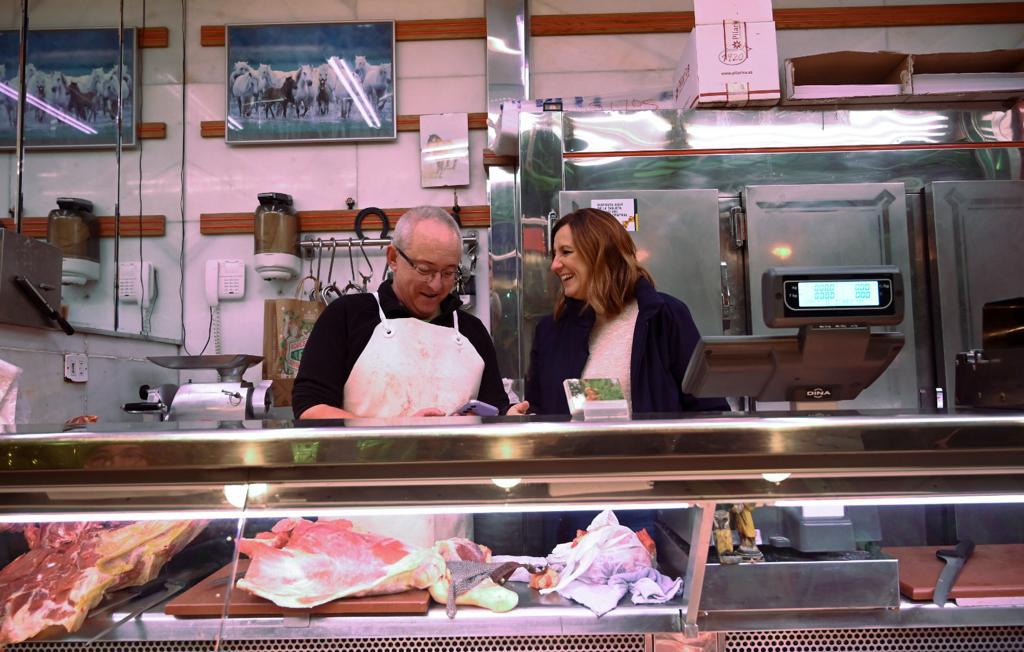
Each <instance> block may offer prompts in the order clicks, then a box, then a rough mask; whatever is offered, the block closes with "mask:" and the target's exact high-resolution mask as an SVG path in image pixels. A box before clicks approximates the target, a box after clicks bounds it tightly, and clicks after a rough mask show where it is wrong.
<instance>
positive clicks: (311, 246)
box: [299, 233, 478, 256]
mask: <svg viewBox="0 0 1024 652" xmlns="http://www.w3.org/2000/svg"><path fill="white" fill-rule="evenodd" d="M320 240H321V242H322V245H321V246H327V247H330V246H332V244H331V241H330V240H328V241H326V242H324V241H323V238H320ZM477 240H478V238H477V235H476V234H475V233H471V234H469V235H464V236H462V244H470V243H472V244H476V242H477ZM335 244H336V245H337V246H338V247H349V248H351V247H353V246H355V247H358V246H360V245H362V246H363V247H386V246H387V245H389V244H391V238H362V239H359V238H350V239H347V240H336V241H335ZM299 246H300V247H302V250H303V254H305V255H306V256H308V255H310V252H313V253H315V249H316V246H317V240H316V239H313V240H303V241H302V242H300V243H299Z"/></svg>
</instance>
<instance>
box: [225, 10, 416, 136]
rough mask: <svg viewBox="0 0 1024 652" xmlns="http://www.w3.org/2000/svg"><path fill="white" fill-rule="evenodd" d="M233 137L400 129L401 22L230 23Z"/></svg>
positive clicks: (378, 133)
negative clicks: (398, 47) (398, 26)
mask: <svg viewBox="0 0 1024 652" xmlns="http://www.w3.org/2000/svg"><path fill="white" fill-rule="evenodd" d="M226 50H227V86H226V90H227V93H226V100H227V102H226V105H227V111H226V116H227V120H226V122H227V129H225V140H227V142H228V143H229V144H253V143H281V142H289V143H293V142H322V141H350V140H389V139H394V138H395V137H396V135H397V134H396V116H395V106H396V105H395V23H394V21H360V22H339V23H292V24H281V25H228V26H227V48H226Z"/></svg>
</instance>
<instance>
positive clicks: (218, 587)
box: [164, 559, 430, 618]
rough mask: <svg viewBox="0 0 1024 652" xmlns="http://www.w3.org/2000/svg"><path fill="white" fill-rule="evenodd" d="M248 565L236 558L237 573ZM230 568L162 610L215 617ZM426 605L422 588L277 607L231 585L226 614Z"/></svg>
mask: <svg viewBox="0 0 1024 652" xmlns="http://www.w3.org/2000/svg"><path fill="white" fill-rule="evenodd" d="M248 567H249V560H248V559H240V560H239V561H238V576H241V575H242V574H243V572H244V571H245V569H247V568H248ZM230 572H231V564H228V565H227V566H225V567H224V568H222V569H220V570H219V571H217V572H215V573H213V574H212V575H210V576H209V577H207V578H206V579H204V580H203V581H201V582H199V583H198V584H196V585H195V586H193V587H192V588H190V589H189V590H188V591H185V592H184V593H182V594H181V595H179V596H178V597H176V598H174V599H173V600H171V601H170V602H168V603H167V604H166V605H165V606H164V613H166V614H168V615H171V616H191V617H206V618H219V617H220V615H221V613H222V611H223V609H224V594H225V592H226V591H227V588H228V585H227V582H225V581H218V580H223V579H224V578H227V577H228V575H229V574H230ZM429 606H430V594H429V593H427V592H426V591H423V590H417V591H406V592H405V593H396V594H394V595H378V596H373V597H369V598H341V599H339V600H333V601H331V602H328V603H326V604H321V605H318V606H316V607H313V608H311V609H289V608H287V607H279V606H278V605H276V604H274V603H273V602H271V601H270V600H267V599H265V598H261V597H259V596H256V595H253V594H252V593H249V592H248V591H244V590H242V589H240V588H238V587H235V589H234V590H233V591H231V604H230V605H229V606H228V615H229V616H281V615H285V616H289V615H295V614H306V613H313V614H324V615H367V614H373V615H380V614H424V613H427V608H428V607H429Z"/></svg>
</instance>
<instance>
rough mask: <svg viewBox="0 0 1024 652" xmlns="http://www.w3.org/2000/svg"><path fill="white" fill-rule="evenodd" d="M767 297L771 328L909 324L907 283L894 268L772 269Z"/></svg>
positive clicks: (764, 297)
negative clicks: (905, 307)
mask: <svg viewBox="0 0 1024 652" xmlns="http://www.w3.org/2000/svg"><path fill="white" fill-rule="evenodd" d="M761 296H762V300H763V301H764V304H763V305H764V323H765V325H766V326H768V327H769V328H792V327H794V326H795V327H800V326H850V325H860V326H889V325H893V324H898V323H900V322H901V321H902V320H903V303H904V296H903V280H902V277H901V276H900V270H899V268H897V267H894V266H892V265H859V266H847V267H770V268H768V269H767V270H765V272H764V276H763V278H762V280H761Z"/></svg>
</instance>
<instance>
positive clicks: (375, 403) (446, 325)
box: [292, 206, 528, 419]
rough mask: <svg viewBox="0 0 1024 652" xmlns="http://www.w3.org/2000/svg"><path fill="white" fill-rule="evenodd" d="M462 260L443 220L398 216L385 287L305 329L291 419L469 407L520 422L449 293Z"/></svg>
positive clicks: (484, 343) (456, 238) (486, 345)
mask: <svg viewBox="0 0 1024 652" xmlns="http://www.w3.org/2000/svg"><path fill="white" fill-rule="evenodd" d="M461 256H462V234H461V232H460V231H459V227H458V225H457V224H456V223H455V220H454V219H452V217H451V216H450V215H449V214H448V213H447V212H445V211H444V210H442V209H440V208H436V207H433V206H419V207H417V208H412V209H410V210H409V211H408V212H406V213H405V214H404V215H403V216H402V217H401V219H400V220H399V221H398V225H397V226H396V228H395V232H394V235H393V239H392V244H391V245H390V246H388V248H387V265H388V267H389V268H390V269H391V271H392V279H391V280H388V281H385V282H383V283H382V284H381V285H380V287H379V288H378V289H377V291H376V292H374V293H367V294H352V295H345V296H342V297H340V298H339V299H337V300H335V301H334V302H333V303H331V304H330V305H329V306H327V309H326V310H324V312H323V314H322V315H321V316H320V318H319V319H318V320H317V322H316V325H315V326H314V327H313V331H312V333H310V336H309V341H308V342H307V343H306V347H305V351H304V352H303V354H302V362H301V364H300V366H299V373H298V375H297V376H296V378H295V387H294V389H293V390H292V410H293V411H294V413H295V416H296V417H297V418H299V419H341V418H351V417H395V416H441V415H445V414H450V413H451V412H452V411H453V410H456V409H457V408H459V407H460V406H462V405H463V404H464V403H465V402H466V401H468V400H470V399H478V400H481V401H483V402H485V403H490V404H491V405H494V406H495V407H497V408H498V410H499V411H500V413H502V414H504V413H506V412H507V413H509V414H522V413H524V412H525V410H526V408H527V407H528V406H527V404H526V403H519V404H517V405H515V406H511V408H510V406H509V401H508V396H507V395H506V394H505V390H504V387H503V385H502V382H501V373H500V372H499V371H498V364H497V357H496V355H495V351H494V343H493V342H492V341H491V337H490V335H489V334H488V332H487V329H486V328H484V325H483V324H482V323H481V322H480V320H479V319H477V318H476V317H474V316H473V315H471V314H469V313H468V312H463V311H461V310H459V306H460V305H462V304H461V302H460V301H459V298H458V296H456V295H454V294H452V288H453V287H454V286H455V283H456V281H457V278H458V274H459V267H458V266H459V261H460V260H461Z"/></svg>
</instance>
